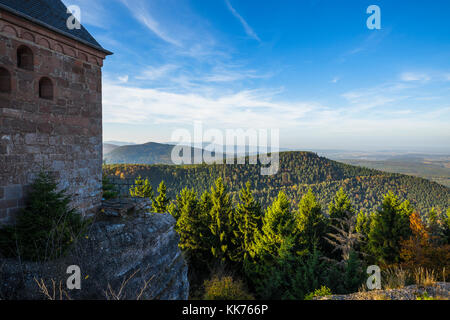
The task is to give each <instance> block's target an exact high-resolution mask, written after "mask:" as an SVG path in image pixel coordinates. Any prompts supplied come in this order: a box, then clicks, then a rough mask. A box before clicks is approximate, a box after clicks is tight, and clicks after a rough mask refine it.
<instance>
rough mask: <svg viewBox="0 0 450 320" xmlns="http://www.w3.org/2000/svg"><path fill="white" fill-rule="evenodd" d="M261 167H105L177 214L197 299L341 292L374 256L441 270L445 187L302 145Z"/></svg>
mask: <svg viewBox="0 0 450 320" xmlns="http://www.w3.org/2000/svg"><path fill="white" fill-rule="evenodd" d="M259 168H260V165H209V166H208V165H192V166H165V165H105V166H104V173H105V181H106V182H105V183H104V185H105V186H107V191H108V192H109V194H110V195H111V196H112V197H113V196H117V195H118V192H117V191H119V192H122V193H123V192H124V193H125V194H127V195H128V196H131V197H143V198H148V199H150V200H151V201H152V207H153V208H152V209H153V210H152V211H153V212H156V213H167V212H168V213H170V214H171V215H172V216H173V217H174V218H175V220H176V227H175V228H176V231H177V232H178V234H179V236H180V244H179V246H180V248H181V249H182V250H183V252H184V253H185V256H186V258H187V261H188V264H189V280H190V284H191V298H193V299H197V298H205V299H209V298H216V299H309V298H311V297H312V295H313V294H314V292H322V293H323V294H329V293H330V292H332V293H336V294H346V293H351V292H355V291H358V290H359V289H360V288H361V287H362V286H363V285H364V283H365V280H366V279H367V274H366V272H365V271H366V267H367V266H369V265H373V264H376V265H378V266H380V267H382V269H383V272H387V273H389V272H391V273H396V274H397V273H398V272H402V273H405V274H408V276H405V279H406V278H408V277H409V278H411V277H414V276H413V275H414V274H417V270H427V271H426V272H428V271H429V272H432V273H433V274H434V275H435V277H436V278H439V279H441V280H445V279H448V275H449V274H448V273H449V270H450V265H449V262H450V244H449V240H450V238H449V237H450V217H449V214H450V210H449V205H448V200H449V189H448V188H446V187H444V186H441V185H439V184H437V183H434V182H430V181H428V180H425V179H421V178H417V177H411V176H405V175H400V174H391V173H385V172H381V171H377V170H373V169H367V168H362V167H355V166H350V165H346V164H342V163H339V162H335V161H331V160H328V159H326V158H323V157H319V156H317V155H316V154H314V153H308V152H287V153H281V154H280V171H279V173H278V174H276V175H274V176H261V175H259V172H260V170H259ZM121 182H122V184H121ZM117 185H119V186H121V187H122V188H123V189H124V191H123V190H117V189H115V188H116V187H117ZM106 194H108V193H106ZM123 195H124V194H123ZM399 270H400V271H399ZM420 272H422V271H420ZM405 281H406V280H405ZM224 288H226V290H225V289H224ZM224 291H225V292H226V294H224Z"/></svg>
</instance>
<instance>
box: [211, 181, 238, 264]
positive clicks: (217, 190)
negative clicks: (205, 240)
mask: <svg viewBox="0 0 450 320" xmlns="http://www.w3.org/2000/svg"><path fill="white" fill-rule="evenodd" d="M211 203H212V207H211V210H210V211H209V215H210V222H211V223H210V231H211V253H212V255H213V256H214V257H215V258H216V259H218V260H219V261H222V262H223V261H226V259H227V258H228V257H230V256H231V255H232V253H231V251H232V250H233V248H232V244H231V233H230V232H232V229H233V228H234V225H233V222H234V221H233V207H232V204H231V199H230V195H229V193H228V190H227V188H226V186H225V185H224V183H223V180H222V178H219V179H217V180H216V182H215V185H214V187H212V188H211Z"/></svg>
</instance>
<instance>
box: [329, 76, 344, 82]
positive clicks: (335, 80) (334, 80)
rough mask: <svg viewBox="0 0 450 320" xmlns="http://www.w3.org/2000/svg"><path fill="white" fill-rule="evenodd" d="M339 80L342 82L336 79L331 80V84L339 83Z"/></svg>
mask: <svg viewBox="0 0 450 320" xmlns="http://www.w3.org/2000/svg"><path fill="white" fill-rule="evenodd" d="M339 80H341V79H340V78H339V77H334V78H333V79H331V81H330V82H331V83H338V82H339Z"/></svg>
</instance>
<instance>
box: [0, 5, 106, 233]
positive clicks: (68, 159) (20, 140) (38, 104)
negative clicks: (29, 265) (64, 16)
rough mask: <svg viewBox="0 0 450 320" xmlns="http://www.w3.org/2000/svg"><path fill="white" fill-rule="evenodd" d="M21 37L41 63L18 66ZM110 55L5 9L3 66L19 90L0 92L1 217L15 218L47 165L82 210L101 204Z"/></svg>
mask: <svg viewBox="0 0 450 320" xmlns="http://www.w3.org/2000/svg"><path fill="white" fill-rule="evenodd" d="M20 45H26V46H28V47H29V48H30V49H31V50H32V51H33V54H34V70H33V71H27V70H23V69H19V68H18V67H17V48H18V47H19V46H20ZM104 58H105V55H104V54H103V53H101V52H98V51H96V50H94V49H91V48H90V47H87V46H85V45H83V44H81V43H79V42H77V41H74V40H71V39H69V38H66V37H63V36H60V35H59V34H57V33H53V32H51V31H49V30H47V29H44V28H41V27H39V26H36V25H34V24H32V23H30V22H28V21H26V20H23V19H21V18H18V17H15V16H12V15H10V14H8V13H6V12H3V11H1V10H0V67H4V68H6V69H7V70H9V72H10V73H11V78H12V86H11V93H0V224H2V223H12V222H14V217H15V215H16V213H17V212H18V210H19V208H20V207H22V206H23V205H24V203H25V201H24V197H25V196H26V193H27V189H28V188H27V186H28V185H29V184H30V182H32V181H33V178H34V176H35V174H36V173H37V172H39V171H40V169H41V168H43V167H44V168H46V169H47V170H50V171H53V172H55V174H56V176H57V178H58V182H59V183H60V187H61V188H65V189H67V191H68V193H70V194H71V195H73V197H74V203H73V205H74V206H75V207H77V208H78V209H79V210H80V212H81V213H82V214H84V215H90V214H92V213H93V212H95V211H96V209H98V207H99V206H100V204H101V170H102V168H101V165H102V105H101V66H102V62H103V59H104ZM43 76H46V77H49V78H50V79H51V80H52V82H53V89H54V95H53V96H54V97H53V100H44V99H41V98H39V80H40V78H41V77H43Z"/></svg>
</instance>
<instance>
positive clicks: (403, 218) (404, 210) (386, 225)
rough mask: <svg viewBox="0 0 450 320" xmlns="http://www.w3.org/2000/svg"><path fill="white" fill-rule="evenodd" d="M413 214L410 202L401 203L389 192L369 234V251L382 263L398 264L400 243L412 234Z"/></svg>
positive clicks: (375, 215)
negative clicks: (410, 224)
mask: <svg viewBox="0 0 450 320" xmlns="http://www.w3.org/2000/svg"><path fill="white" fill-rule="evenodd" d="M411 213H412V208H411V205H410V204H409V202H408V201H405V202H403V203H400V202H399V200H398V198H397V197H396V196H395V195H394V194H393V193H392V192H391V191H389V192H388V193H387V194H386V195H385V196H384V200H383V203H382V204H381V208H380V209H379V210H378V211H377V212H376V213H375V214H374V215H373V219H372V222H371V226H370V232H369V249H370V251H371V253H372V255H373V256H374V257H375V258H376V260H377V261H378V262H380V263H384V264H391V263H397V262H398V261H399V259H400V247H401V245H400V242H401V241H402V240H403V239H408V238H409V236H410V234H411V229H410V227H409V216H410V215H411Z"/></svg>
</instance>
